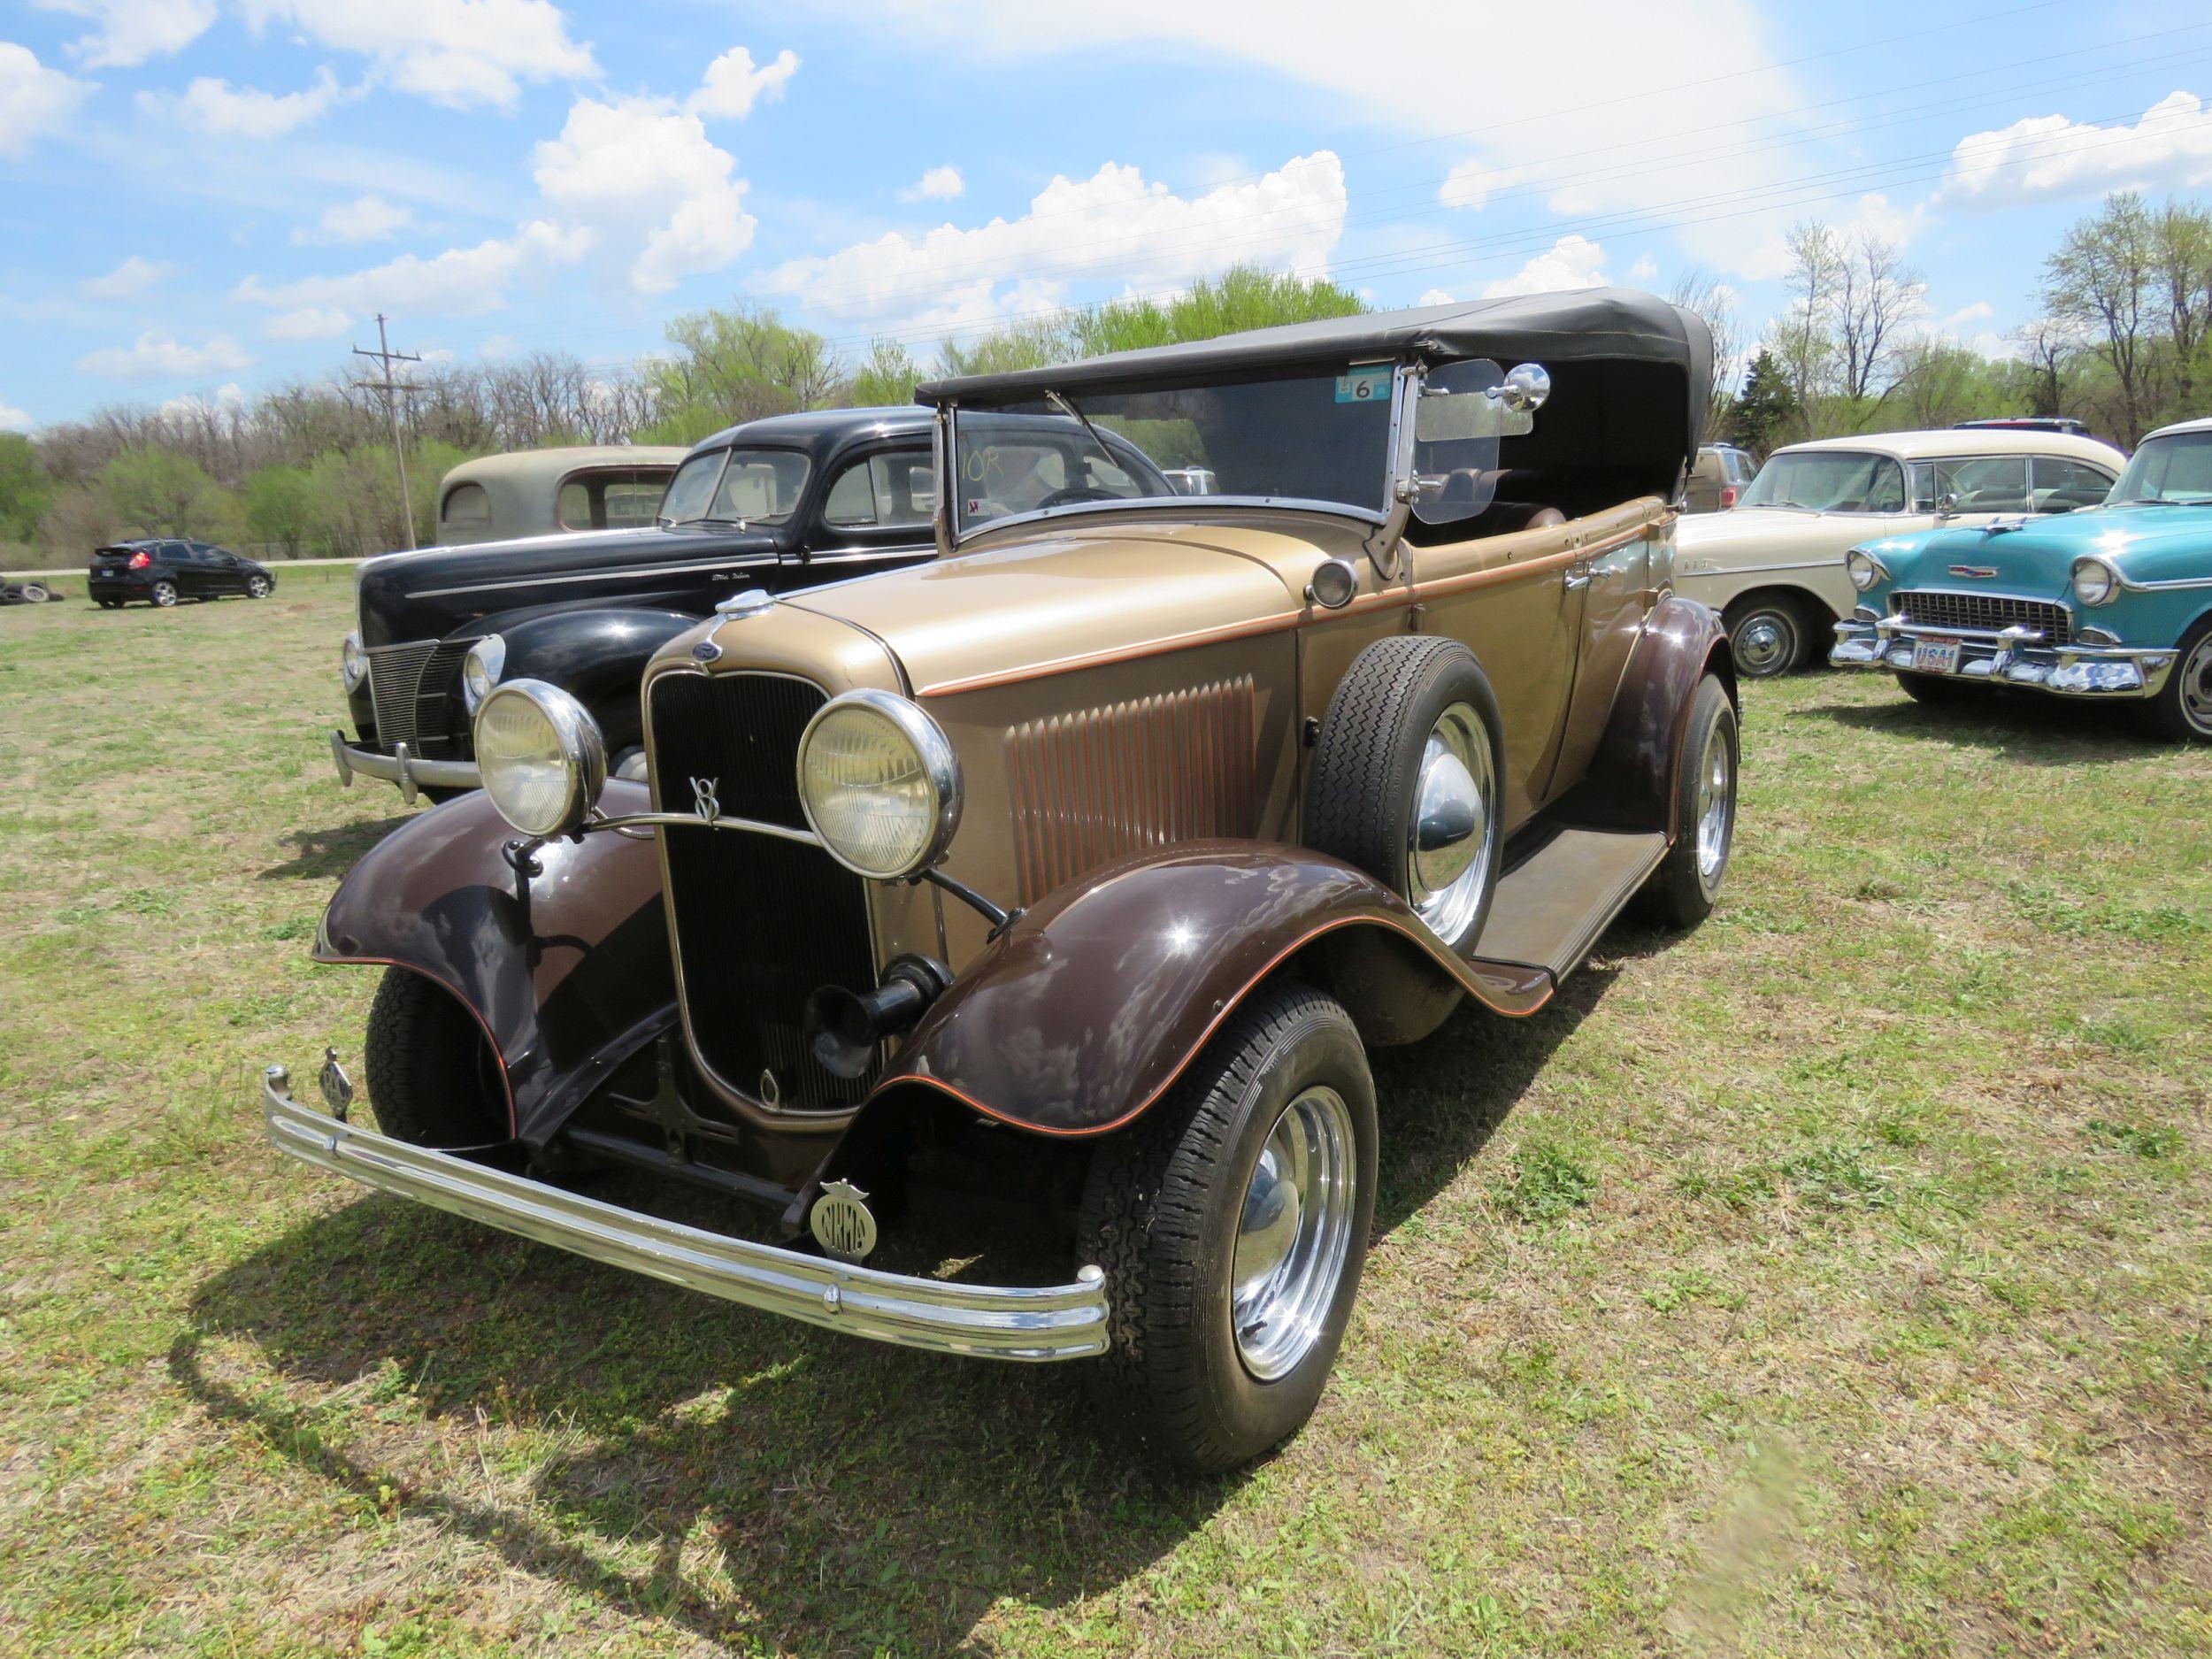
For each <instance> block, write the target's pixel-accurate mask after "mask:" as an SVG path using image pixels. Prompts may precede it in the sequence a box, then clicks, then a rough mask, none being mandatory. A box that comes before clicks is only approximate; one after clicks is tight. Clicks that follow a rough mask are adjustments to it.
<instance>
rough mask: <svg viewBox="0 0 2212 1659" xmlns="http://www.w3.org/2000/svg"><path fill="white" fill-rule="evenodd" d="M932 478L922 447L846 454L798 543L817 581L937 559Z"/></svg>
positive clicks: (886, 446)
mask: <svg viewBox="0 0 2212 1659" xmlns="http://www.w3.org/2000/svg"><path fill="white" fill-rule="evenodd" d="M936 511H937V475H936V468H935V466H934V465H933V464H932V461H931V454H930V448H929V446H928V445H927V444H926V443H919V444H918V443H900V444H883V445H876V446H872V447H870V448H868V449H861V450H857V451H855V452H851V453H849V454H847V455H846V456H844V457H841V458H840V459H839V460H838V461H837V462H836V463H835V464H834V465H833V466H832V467H831V469H830V472H829V481H828V484H827V487H826V488H824V490H823V491H822V493H821V495H820V497H819V502H818V505H817V507H816V508H815V511H814V513H813V516H812V518H811V519H810V522H809V524H808V526H807V527H806V530H805V531H804V533H803V538H802V540H801V542H800V551H801V554H802V557H804V559H805V560H806V562H807V564H808V565H810V566H820V567H822V569H821V578H820V579H821V580H838V579H840V578H841V577H844V576H860V575H865V574H867V573H869V572H872V571H878V570H891V569H894V568H895V567H896V566H898V565H910V564H913V563H915V562H916V561H917V560H919V559H924V558H929V557H933V556H934V555H935V553H936V551H937V543H936V536H935V532H934V530H933V527H932V520H933V517H934V515H935V513H936Z"/></svg>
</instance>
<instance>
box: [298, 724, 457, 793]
mask: <svg viewBox="0 0 2212 1659" xmlns="http://www.w3.org/2000/svg"><path fill="white" fill-rule="evenodd" d="M330 758H331V760H332V761H333V762H334V764H336V766H337V768H338V781H339V782H340V783H342V784H344V785H345V786H346V787H348V788H351V787H353V780H355V779H356V778H381V779H383V780H384V781H385V782H386V783H396V784H397V785H398V786H399V792H400V794H402V795H405V796H406V797H407V799H408V800H409V801H410V802H412V801H413V800H414V798H415V795H416V791H417V790H418V789H419V787H421V786H422V785H425V784H427V785H429V786H430V787H432V788H434V789H477V788H481V787H483V780H482V779H481V778H480V777H479V776H478V775H477V771H476V763H475V762H474V761H472V760H424V759H423V758H422V757H419V756H417V755H411V754H409V753H408V752H407V745H406V744H404V743H402V744H401V745H400V746H399V748H398V749H397V750H396V752H395V753H393V754H389V755H387V754H385V753H384V752H383V751H382V750H381V749H363V748H361V747H360V746H359V745H357V744H354V743H349V742H347V741H346V734H345V733H343V732H341V731H339V730H337V729H336V728H335V727H333V728H332V729H331V733H330Z"/></svg>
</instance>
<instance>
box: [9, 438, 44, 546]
mask: <svg viewBox="0 0 2212 1659" xmlns="http://www.w3.org/2000/svg"><path fill="white" fill-rule="evenodd" d="M53 497H54V488H53V484H52V481H51V480H49V479H48V478H47V476H46V469H45V468H44V467H43V466H42V465H40V464H39V458H38V449H37V447H36V446H35V445H34V444H33V443H32V442H31V441H30V440H29V439H28V438H27V437H25V436H23V435H22V434H20V433H15V432H0V541H29V540H30V539H31V538H32V537H33V536H34V535H35V534H38V521H39V520H40V519H41V518H44V517H45V516H46V506H47V503H49V502H50V501H51V500H52V499H53Z"/></svg>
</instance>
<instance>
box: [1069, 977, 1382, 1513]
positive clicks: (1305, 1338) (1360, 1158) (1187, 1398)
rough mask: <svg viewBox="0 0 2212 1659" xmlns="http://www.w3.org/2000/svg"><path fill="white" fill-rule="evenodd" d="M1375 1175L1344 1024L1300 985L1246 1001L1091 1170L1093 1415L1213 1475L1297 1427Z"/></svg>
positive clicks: (1323, 1355) (1320, 1369)
mask: <svg viewBox="0 0 2212 1659" xmlns="http://www.w3.org/2000/svg"><path fill="white" fill-rule="evenodd" d="M1376 1166H1377V1133H1376V1125H1375V1086H1374V1081H1373V1079H1372V1078H1371V1076H1370V1075H1369V1072H1368V1069H1367V1056H1366V1053H1365V1051H1364V1050H1363V1048H1361V1046H1360V1041H1359V1033H1357V1032H1356V1030H1355V1029H1354V1028H1353V1025H1352V1019H1351V1016H1350V1015H1348V1014H1347V1013H1346V1012H1345V1011H1344V1010H1343V1009H1342V1007H1340V1005H1339V1004H1338V1003H1337V1002H1335V1001H1334V1000H1333V999H1332V998H1330V997H1327V996H1325V995H1322V994H1321V993H1320V992H1318V991H1316V990H1313V989H1311V988H1310V987H1306V986H1302V985H1298V984H1295V983H1292V982H1289V981H1277V982H1275V983H1273V984H1271V985H1269V986H1264V987H1261V988H1260V989H1259V990H1257V991H1256V992H1254V993H1253V995H1251V996H1250V997H1249V998H1248V999H1247V1000H1246V1002H1244V1003H1243V1004H1242V1005H1240V1007H1239V1008H1238V1009H1237V1010H1235V1011H1234V1012H1233V1014H1231V1016H1230V1017H1229V1018H1228V1019H1227V1020H1226V1021H1225V1022H1224V1024H1223V1025H1222V1027H1221V1029H1220V1030H1219V1031H1218V1032H1217V1033H1215V1035H1214V1037H1213V1039H1212V1041H1210V1042H1209V1043H1208V1044H1207V1046H1206V1048H1204V1050H1203V1051H1202V1053H1201V1054H1200V1055H1199V1056H1198V1058H1197V1059H1195V1060H1194V1061H1193V1062H1192V1064H1191V1066H1190V1068H1189V1070H1188V1071H1186V1072H1185V1073H1184V1074H1183V1076H1182V1077H1181V1078H1180V1079H1179V1080H1178V1081H1177V1083H1176V1085H1175V1087H1174V1088H1173V1089H1171V1091H1170V1092H1169V1094H1168V1095H1167V1097H1166V1098H1164V1100H1162V1101H1161V1102H1159V1103H1158V1104H1157V1105H1156V1106H1155V1107H1154V1108H1153V1109H1152V1110H1151V1112H1150V1113H1149V1114H1148V1115H1147V1116H1146V1117H1145V1118H1143V1119H1142V1120H1141V1121H1140V1122H1139V1123H1138V1124H1137V1125H1135V1127H1133V1128H1132V1129H1130V1130H1128V1131H1127V1132H1125V1133H1122V1134H1120V1135H1118V1136H1115V1137H1114V1138H1112V1139H1110V1140H1109V1141H1106V1142H1105V1143H1104V1144H1102V1146H1101V1147H1100V1148H1098V1151H1097V1153H1096V1154H1095V1156H1094V1157H1093V1159H1092V1162H1091V1169H1090V1174H1089V1178H1088V1179H1087V1181H1086V1183H1085V1187H1084V1194H1083V1207H1082V1213H1081V1219H1080V1224H1079V1244H1080V1247H1081V1249H1082V1256H1081V1258H1080V1259H1082V1260H1084V1261H1086V1262H1095V1263H1099V1264H1100V1265H1101V1266H1102V1267H1103V1268H1104V1269H1105V1270H1106V1286H1107V1299H1108V1306H1109V1308H1110V1315H1109V1318H1110V1335H1111V1340H1112V1347H1111V1348H1110V1349H1109V1351H1108V1353H1107V1354H1106V1356H1104V1357H1103V1358H1102V1359H1101V1360H1099V1361H1098V1362H1097V1363H1095V1364H1094V1365H1093V1366H1091V1367H1089V1368H1087V1369H1088V1371H1089V1381H1090V1383H1091V1385H1092V1390H1093V1394H1094V1399H1095V1401H1096V1402H1097V1404H1098V1405H1099V1406H1100V1408H1101V1409H1102V1410H1103V1411H1105V1412H1106V1413H1107V1414H1108V1415H1109V1416H1110V1417H1115V1418H1117V1419H1118V1420H1120V1421H1121V1422H1123V1423H1124V1424H1125V1425H1126V1426H1128V1427H1129V1428H1130V1429H1131V1430H1133V1432H1135V1433H1136V1434H1137V1435H1138V1437H1139V1438H1140V1439H1141V1440H1145V1441H1147V1442H1148V1443H1149V1444H1150V1445H1152V1446H1153V1447H1154V1448H1156V1449H1157V1450H1159V1451H1160V1452H1161V1453H1163V1454H1164V1455H1166V1456H1167V1457H1169V1458H1171V1459H1172V1460H1173V1461H1174V1462H1176V1463H1179V1464H1181V1465H1183V1466H1184V1467H1185V1468H1187V1469H1191V1470H1194V1471H1199V1472H1202V1473H1214V1472H1217V1471H1222V1470H1226V1469H1233V1468H1234V1467H1236V1466H1237V1465H1238V1464H1240V1463H1248V1462H1249V1461H1250V1460H1251V1459H1253V1458H1255V1457H1257V1456H1259V1455H1261V1454H1262V1453H1263V1452H1265V1451H1267V1450H1268V1449H1269V1448H1271V1447H1274V1446H1276V1445H1279V1444H1280V1443H1281V1442H1282V1441H1283V1440H1287V1439H1288V1438H1289V1437H1290V1436H1291V1435H1293V1434H1294V1433H1296V1432H1298V1430H1299V1429H1300V1428H1302V1426H1303V1425H1305V1422H1306V1420H1307V1418H1309V1417H1311V1416H1312V1415H1313V1410H1314V1407H1315V1406H1316V1404H1317V1403H1318V1402H1319V1401H1320V1398H1321V1391H1322V1388H1323V1386H1325V1384H1326V1383H1327V1381H1328V1378H1329V1372H1330V1370H1331V1369H1332V1367H1333V1365H1334V1364H1335V1363H1336V1353H1337V1348H1338V1346H1339V1345H1340V1343H1341V1341H1342V1340H1343V1337H1344V1330H1345V1326H1346V1325H1347V1324H1348V1321H1349V1319H1350V1317H1351V1310H1352V1302H1353V1300H1354V1298H1355V1297H1356V1295H1357V1294H1358V1291H1359V1276H1360V1268H1361V1265H1362V1263H1364V1261H1365V1260H1366V1257H1367V1234H1368V1230H1369V1228H1370V1227H1371V1225H1373V1221H1374V1210H1375V1184H1376Z"/></svg>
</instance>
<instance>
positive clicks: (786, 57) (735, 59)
mask: <svg viewBox="0 0 2212 1659" xmlns="http://www.w3.org/2000/svg"><path fill="white" fill-rule="evenodd" d="M798 70H799V58H798V54H797V53H795V52H791V51H781V52H778V53H777V54H776V57H775V60H774V61H773V62H772V63H766V64H763V65H759V66H758V67H757V68H756V67H755V66H754V64H753V55H752V53H750V52H749V51H747V50H745V49H744V48H743V47H742V46H733V47H731V48H730V50H728V51H726V52H724V53H723V54H722V55H721V56H720V57H719V58H716V59H715V60H714V61H713V62H712V63H710V64H709V65H707V73H706V78H705V80H704V81H702V82H701V83H700V87H699V89H698V91H696V92H695V93H693V94H692V95H691V96H690V97H689V98H687V100H685V103H684V108H685V109H687V110H688V111H690V112H691V113H692V114H694V115H698V116H703V117H705V118H706V119H709V120H724V121H741V120H743V119H745V118H746V117H747V116H749V115H750V114H751V113H752V112H753V104H754V103H755V102H756V101H757V100H758V99H760V98H764V97H765V98H771V99H772V98H776V97H779V96H781V95H782V93H783V88H784V83H785V82H786V81H789V80H790V79H791V77H792V76H793V75H795V74H796V73H798Z"/></svg>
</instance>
